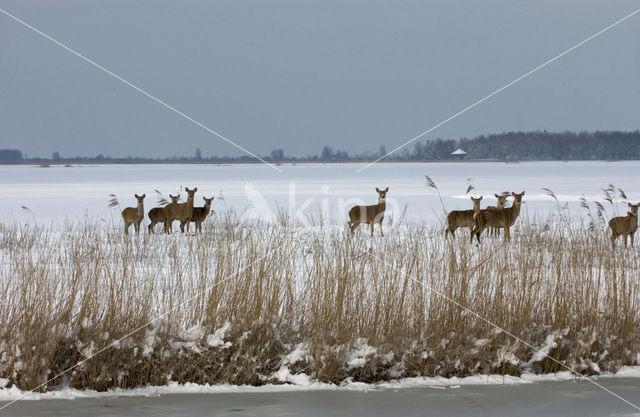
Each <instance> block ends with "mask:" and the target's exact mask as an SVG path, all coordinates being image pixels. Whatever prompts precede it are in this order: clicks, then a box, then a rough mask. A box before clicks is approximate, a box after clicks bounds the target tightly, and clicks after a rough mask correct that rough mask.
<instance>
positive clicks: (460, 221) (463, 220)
mask: <svg viewBox="0 0 640 417" xmlns="http://www.w3.org/2000/svg"><path fill="white" fill-rule="evenodd" d="M471 201H472V202H473V210H452V211H450V212H449V213H448V214H447V228H446V229H445V231H444V236H445V237H447V235H448V234H449V233H451V237H455V231H456V229H457V228H458V227H468V228H469V233H472V231H473V227H474V226H475V223H474V221H473V215H474V214H475V213H477V212H478V211H480V201H482V196H480V197H478V198H473V197H471ZM471 241H473V234H471Z"/></svg>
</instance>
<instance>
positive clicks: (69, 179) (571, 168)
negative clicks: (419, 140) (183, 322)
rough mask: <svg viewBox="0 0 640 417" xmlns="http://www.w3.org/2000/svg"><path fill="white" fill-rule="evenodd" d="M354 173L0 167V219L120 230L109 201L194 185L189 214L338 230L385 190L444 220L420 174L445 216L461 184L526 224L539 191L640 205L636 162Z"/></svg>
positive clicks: (398, 206)
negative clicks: (196, 209)
mask: <svg viewBox="0 0 640 417" xmlns="http://www.w3.org/2000/svg"><path fill="white" fill-rule="evenodd" d="M362 166H363V165H361V164H352V163H349V164H297V165H291V164H285V165H282V166H280V168H281V169H282V171H283V172H282V173H279V172H277V171H275V170H273V169H272V168H270V167H268V166H265V165H254V164H247V165H80V166H79V165H73V166H72V167H64V166H51V167H40V166H6V165H4V166H0V193H2V195H3V198H4V203H3V204H2V206H1V207H0V220H2V221H5V222H7V221H10V220H18V221H32V220H33V219H34V218H35V220H36V221H37V222H38V223H39V224H47V223H50V222H51V221H56V222H60V221H64V220H78V219H83V218H84V217H85V216H88V217H89V218H90V219H92V220H100V219H104V220H107V221H111V220H112V219H114V218H115V220H116V221H120V220H121V219H120V214H119V213H118V212H117V210H114V209H108V208H107V201H108V199H109V194H115V195H116V196H117V197H118V199H119V201H120V204H121V205H122V207H126V206H133V205H135V198H134V196H133V195H134V194H135V193H137V194H143V193H146V196H147V198H146V200H145V209H146V210H148V209H150V208H151V207H153V206H155V205H157V204H156V202H157V195H156V193H155V191H154V190H158V191H160V192H162V193H163V194H164V195H165V197H166V195H167V194H169V193H174V194H175V193H176V192H178V191H179V190H180V187H181V186H186V187H196V186H197V187H198V193H197V194H196V205H202V203H203V201H202V196H207V197H210V196H212V195H214V196H216V200H214V202H213V206H212V208H213V209H214V210H216V211H219V210H224V209H225V207H233V208H235V209H236V210H238V211H239V212H243V211H244V210H251V211H250V212H249V213H248V215H255V214H258V215H260V216H266V215H267V213H268V212H269V211H271V212H277V211H278V209H279V208H280V209H284V210H286V211H288V212H289V211H290V212H292V213H295V214H297V215H298V217H299V218H302V217H304V216H305V214H308V213H310V212H313V211H314V210H315V211H318V210H323V211H324V212H326V213H327V215H328V217H330V218H332V219H333V220H332V221H335V222H344V221H345V220H346V211H347V210H348V208H349V207H351V206H352V205H353V204H355V203H360V204H363V203H366V204H374V203H375V202H376V199H377V194H376V193H375V190H374V188H375V187H389V188H390V191H389V194H388V195H387V205H388V208H387V210H388V211H387V213H388V216H394V215H395V216H398V215H399V214H398V212H402V210H403V209H404V207H405V205H406V208H407V211H406V215H407V218H409V219H420V220H423V219H425V220H428V221H429V222H439V221H442V219H443V217H444V216H443V209H442V205H441V203H440V200H439V198H438V195H437V193H436V191H435V190H434V189H432V188H428V187H426V186H425V175H428V176H430V177H431V178H432V179H433V180H434V181H435V183H436V185H437V186H438V188H439V191H440V193H441V195H442V199H443V202H444V206H445V209H446V210H447V211H449V210H455V209H467V208H471V202H470V200H469V195H468V194H466V193H465V191H466V190H467V186H468V183H467V180H468V179H471V181H472V184H473V185H474V187H475V194H477V195H483V196H484V199H483V202H482V207H485V206H487V205H493V204H495V199H494V198H493V195H494V194H495V193H500V192H502V191H515V192H520V191H523V190H524V191H526V195H525V198H524V201H525V202H526V204H525V205H524V206H523V209H522V215H523V216H528V217H533V216H535V215H540V216H543V217H546V216H547V215H548V214H549V211H550V210H553V209H554V208H555V201H554V200H553V199H552V198H550V197H549V196H548V195H547V194H546V193H545V191H543V190H542V188H548V189H550V190H552V191H553V192H554V193H555V194H556V196H557V197H558V199H559V200H560V201H561V202H563V203H564V202H567V203H569V208H570V209H571V212H572V213H575V214H576V215H584V213H585V212H584V210H582V209H580V208H579V206H578V202H579V198H580V197H581V196H584V197H585V198H586V199H587V200H588V201H595V200H598V201H603V193H602V190H601V189H602V188H605V187H607V185H608V184H614V185H615V186H616V187H618V188H620V189H622V190H624V192H625V193H626V194H627V196H628V197H629V199H631V201H636V200H638V201H640V181H638V180H637V173H638V172H640V162H639V161H628V162H604V161H601V162H526V163H525V162H523V163H404V164H402V163H379V164H376V165H373V166H371V167H370V168H368V169H366V170H364V171H363V172H360V173H358V172H357V170H358V169H359V168H361V167H362ZM470 194H471V195H473V194H474V192H473V191H472V192H470ZM184 196H185V193H184V192H182V197H183V198H184ZM220 197H223V199H221V198H220ZM23 207H24V208H23ZM620 210H623V208H622V207H621V208H620ZM394 212H396V213H394Z"/></svg>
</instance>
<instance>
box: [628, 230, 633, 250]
mask: <svg viewBox="0 0 640 417" xmlns="http://www.w3.org/2000/svg"><path fill="white" fill-rule="evenodd" d="M629 237H630V238H631V247H633V232H632V233H631V234H630V235H629Z"/></svg>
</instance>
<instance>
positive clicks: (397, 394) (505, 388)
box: [0, 378, 640, 417]
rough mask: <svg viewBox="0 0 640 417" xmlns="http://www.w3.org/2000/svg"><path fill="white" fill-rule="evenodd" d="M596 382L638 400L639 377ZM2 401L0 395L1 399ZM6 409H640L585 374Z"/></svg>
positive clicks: (171, 412) (283, 412) (398, 412)
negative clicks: (580, 377)
mask: <svg viewBox="0 0 640 417" xmlns="http://www.w3.org/2000/svg"><path fill="white" fill-rule="evenodd" d="M598 383H600V384H602V385H603V386H605V387H606V388H607V389H610V390H612V391H614V392H615V393H616V394H618V395H621V396H622V397H624V398H625V399H627V400H628V401H630V402H632V403H635V404H638V403H639V402H640V389H639V388H640V380H639V379H637V378H604V379H599V380H598ZM4 404H6V403H3V402H0V406H1V405H4ZM1 414H2V415H3V416H16V417H18V416H20V417H23V416H33V417H35V416H49V415H64V416H69V417H75V416H112V417H120V416H131V415H135V416H141V417H142V416H185V417H187V416H239V417H240V416H265V417H270V416H273V417H280V416H309V417H311V416H313V417H315V416H354V417H365V416H389V417H396V416H425V415H434V416H522V417H527V416H531V417H538V416H554V415H562V416H565V417H567V416H580V417H587V416H594V417H595V416H597V417H601V416H638V415H640V411H638V410H636V409H635V408H633V407H632V406H631V405H629V404H627V403H625V402H623V401H622V400H619V399H618V398H615V397H614V396H612V395H611V394H609V393H607V392H605V391H603V390H601V389H599V388H598V387H596V386H595V385H593V384H591V383H589V382H575V381H563V382H545V383H534V384H523V385H462V386H452V387H443V386H440V387H431V388H426V387H425V388H419V389H418V388H407V389H400V390H397V389H375V388H374V389H371V390H365V389H360V390H348V389H340V390H335V389H334V390H323V391H302V392H282V391H280V392H278V391H275V392H226V393H216V394H163V395H153V394H151V395H150V396H146V397H131V396H121V397H113V396H109V397H97V398H76V399H74V400H61V399H54V400H40V401H19V402H17V403H14V404H12V405H10V406H9V407H7V408H6V409H4V410H2V412H1Z"/></svg>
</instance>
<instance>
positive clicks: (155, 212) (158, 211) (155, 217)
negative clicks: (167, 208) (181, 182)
mask: <svg viewBox="0 0 640 417" xmlns="http://www.w3.org/2000/svg"><path fill="white" fill-rule="evenodd" d="M169 198H170V199H171V202H172V203H177V202H178V199H179V198H180V194H178V195H171V194H169ZM162 200H164V198H163V199H162ZM162 200H161V201H160V204H163V203H162ZM149 220H151V224H150V225H149V233H154V231H153V228H154V226H155V225H156V224H158V223H164V207H154V208H152V209H151V210H149Z"/></svg>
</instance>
